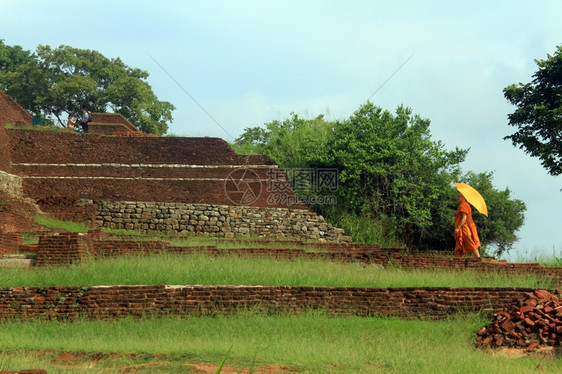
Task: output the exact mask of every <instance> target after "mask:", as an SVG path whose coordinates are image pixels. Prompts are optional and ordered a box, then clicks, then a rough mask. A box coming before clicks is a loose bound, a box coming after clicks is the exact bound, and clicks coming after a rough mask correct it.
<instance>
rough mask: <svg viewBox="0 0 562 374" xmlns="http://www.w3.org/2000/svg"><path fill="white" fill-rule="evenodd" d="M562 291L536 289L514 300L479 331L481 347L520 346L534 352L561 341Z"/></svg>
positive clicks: (478, 344)
mask: <svg viewBox="0 0 562 374" xmlns="http://www.w3.org/2000/svg"><path fill="white" fill-rule="evenodd" d="M560 294H562V291H560V290H558V289H557V290H555V291H554V293H551V292H549V291H546V290H535V291H534V292H532V293H526V294H525V295H524V296H522V297H518V298H516V299H514V300H513V303H512V304H511V305H510V306H508V307H505V308H504V309H503V310H502V311H501V312H498V313H495V314H494V317H493V322H492V323H490V324H489V325H487V326H485V327H482V328H481V329H480V330H478V332H477V337H476V345H477V346H480V347H491V348H496V347H519V348H525V349H526V350H527V351H529V352H532V351H535V350H537V349H539V348H541V347H544V346H560V343H561V342H562V298H560Z"/></svg>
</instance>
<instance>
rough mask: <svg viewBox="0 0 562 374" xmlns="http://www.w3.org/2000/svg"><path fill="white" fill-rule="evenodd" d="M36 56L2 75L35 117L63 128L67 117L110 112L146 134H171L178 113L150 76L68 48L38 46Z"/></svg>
mask: <svg viewBox="0 0 562 374" xmlns="http://www.w3.org/2000/svg"><path fill="white" fill-rule="evenodd" d="M16 49H17V48H16ZM20 54H21V53H20ZM31 56H32V58H31V59H25V58H24V59H21V58H20V59H19V60H18V61H19V64H18V63H17V62H14V63H12V64H11V65H7V66H8V68H6V69H2V70H0V87H2V88H3V89H4V90H5V91H6V93H7V94H8V95H10V96H12V97H14V99H16V100H17V101H18V102H19V103H20V104H21V105H22V106H23V107H24V108H25V109H27V110H29V111H30V112H32V113H35V114H38V115H43V116H54V117H55V118H56V119H57V120H58V122H59V124H60V125H61V126H63V123H64V122H63V119H62V118H61V116H62V115H63V114H65V113H79V112H80V110H81V108H87V109H88V110H90V111H92V112H106V111H108V110H110V111H113V112H117V113H121V114H123V115H124V116H125V117H126V118H127V119H129V120H130V121H131V122H132V123H133V124H134V125H136V126H137V127H138V128H139V129H140V130H142V131H144V132H147V133H156V134H159V135H161V134H165V133H166V131H167V129H168V125H167V123H168V122H171V121H172V111H173V110H174V109H175V108H174V106H173V105H172V104H171V103H169V102H167V101H160V100H158V98H157V97H156V95H155V94H154V92H153V91H152V88H151V87H150V85H149V84H148V83H147V82H146V79H147V78H148V76H149V74H148V72H146V71H144V70H141V69H138V68H131V67H129V66H127V65H125V64H124V63H123V61H121V59H119V58H114V59H109V58H107V57H105V56H103V55H102V54H101V53H99V52H97V51H93V50H85V49H78V48H73V47H69V46H60V47H59V48H56V49H52V48H51V47H50V46H48V45H45V46H43V45H39V46H38V47H37V51H36V54H34V55H31ZM15 60H16V59H12V60H11V61H15Z"/></svg>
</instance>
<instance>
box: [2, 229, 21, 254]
mask: <svg viewBox="0 0 562 374" xmlns="http://www.w3.org/2000/svg"><path fill="white" fill-rule="evenodd" d="M22 244H23V240H22V238H21V235H20V234H18V233H3V232H0V258H1V257H2V256H3V255H5V254H8V253H14V252H16V251H17V249H18V248H19V247H20V245H22Z"/></svg>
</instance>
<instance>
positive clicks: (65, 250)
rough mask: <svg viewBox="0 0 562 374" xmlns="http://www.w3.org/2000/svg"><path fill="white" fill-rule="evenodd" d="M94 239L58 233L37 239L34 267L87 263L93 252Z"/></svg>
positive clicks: (86, 236) (75, 234)
mask: <svg viewBox="0 0 562 374" xmlns="http://www.w3.org/2000/svg"><path fill="white" fill-rule="evenodd" d="M93 242H94V238H93V237H92V236H89V235H84V234H77V233H59V234H57V235H43V236H40V237H39V244H38V245H37V260H36V266H46V265H60V264H69V263H72V262H81V261H87V260H88V259H89V257H90V256H92V254H91V251H93V250H94V244H93Z"/></svg>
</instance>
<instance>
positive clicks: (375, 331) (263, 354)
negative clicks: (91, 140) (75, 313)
mask: <svg viewBox="0 0 562 374" xmlns="http://www.w3.org/2000/svg"><path fill="white" fill-rule="evenodd" d="M487 323H488V321H485V320H483V319H482V318H481V317H479V316H473V317H470V318H455V317H453V318H451V319H448V320H442V321H431V322H430V321H406V320H398V319H379V318H356V317H348V318H333V317H328V316H326V315H324V314H322V313H320V312H310V313H307V314H299V315H286V314H281V315H276V316H263V315H259V314H255V313H252V312H246V313H240V314H237V315H234V316H230V317H220V318H216V317H215V318H214V317H191V318H186V319H175V318H163V319H121V320H113V321H77V322H73V323H60V322H56V321H48V322H37V321H31V322H25V323H16V322H12V321H6V322H3V323H2V324H1V325H0V349H1V350H2V351H3V352H5V353H4V360H6V359H8V360H11V361H12V365H11V366H10V370H15V369H22V368H29V365H34V366H33V367H42V368H44V369H47V371H48V372H57V373H60V372H65V371H61V370H59V369H60V368H62V369H64V367H61V366H60V364H59V366H57V360H52V359H51V360H49V359H45V360H43V361H40V362H38V361H37V360H39V358H38V357H37V356H35V357H34V356H33V355H32V354H31V353H30V351H32V350H41V351H50V350H53V351H54V352H102V353H103V352H106V353H111V352H116V353H121V354H126V355H123V356H119V357H120V358H118V359H117V360H116V361H114V362H113V363H112V362H111V360H107V359H106V360H97V361H96V360H95V359H94V358H92V359H90V360H88V359H87V356H86V357H85V362H83V365H84V366H86V367H90V369H89V370H80V369H74V371H71V370H72V369H69V368H67V369H66V370H69V371H68V372H76V373H81V372H84V373H86V372H102V371H103V372H125V370H123V367H122V366H123V365H126V364H127V362H128V363H129V365H139V363H142V362H147V361H158V360H159V361H161V362H165V363H166V364H167V365H168V367H169V368H168V369H166V370H162V371H154V370H155V368H154V366H153V367H152V369H151V370H153V371H152V372H178V373H179V372H189V364H194V363H213V364H214V365H216V366H217V367H218V365H219V364H220V363H221V361H222V360H223V359H224V357H225V355H226V353H227V352H228V350H229V348H230V347H232V350H231V351H230V353H229V355H228V357H227V359H226V363H225V366H229V367H234V368H238V369H239V370H240V369H246V370H248V369H249V368H250V367H251V366H252V365H254V366H255V367H256V368H259V367H263V366H265V365H274V366H282V367H287V368H290V369H291V370H295V371H297V372H300V373H374V372H377V373H528V372H532V371H534V370H535V369H536V368H537V366H538V365H539V364H540V366H541V367H542V368H543V371H541V372H559V371H560V370H562V360H560V359H558V360H549V361H545V360H540V359H538V358H529V357H527V358H521V359H517V360H515V359H510V358H508V357H504V356H501V355H497V354H492V353H490V352H486V351H482V350H478V349H476V348H474V346H473V344H472V341H473V338H474V336H475V332H476V331H477V330H478V329H479V328H480V327H481V326H483V325H485V324H487ZM155 342H158V344H154V343H155ZM131 354H133V355H131ZM134 354H136V355H134ZM155 354H159V356H158V357H160V358H159V359H156V358H155V356H154V355H155ZM97 356H98V357H99V355H97ZM25 357H29V358H30V360H33V359H35V360H36V361H35V362H33V361H31V362H32V363H29V364H26V365H27V366H25V367H24V366H18V367H16V362H19V361H21V360H22V359H23V358H25ZM93 357H96V355H93ZM74 364H75V365H73V366H78V365H76V363H74ZM22 365H23V364H22ZM174 367H175V368H176V369H174ZM181 367H183V371H181V370H178V371H175V370H177V369H179V368H181ZM161 369H163V368H162V367H161ZM113 370H115V371H113ZM118 370H120V371H118ZM136 372H138V371H136ZM140 372H143V373H144V372H150V371H142V370H141V371H140ZM193 372H195V370H194V371H193Z"/></svg>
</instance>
